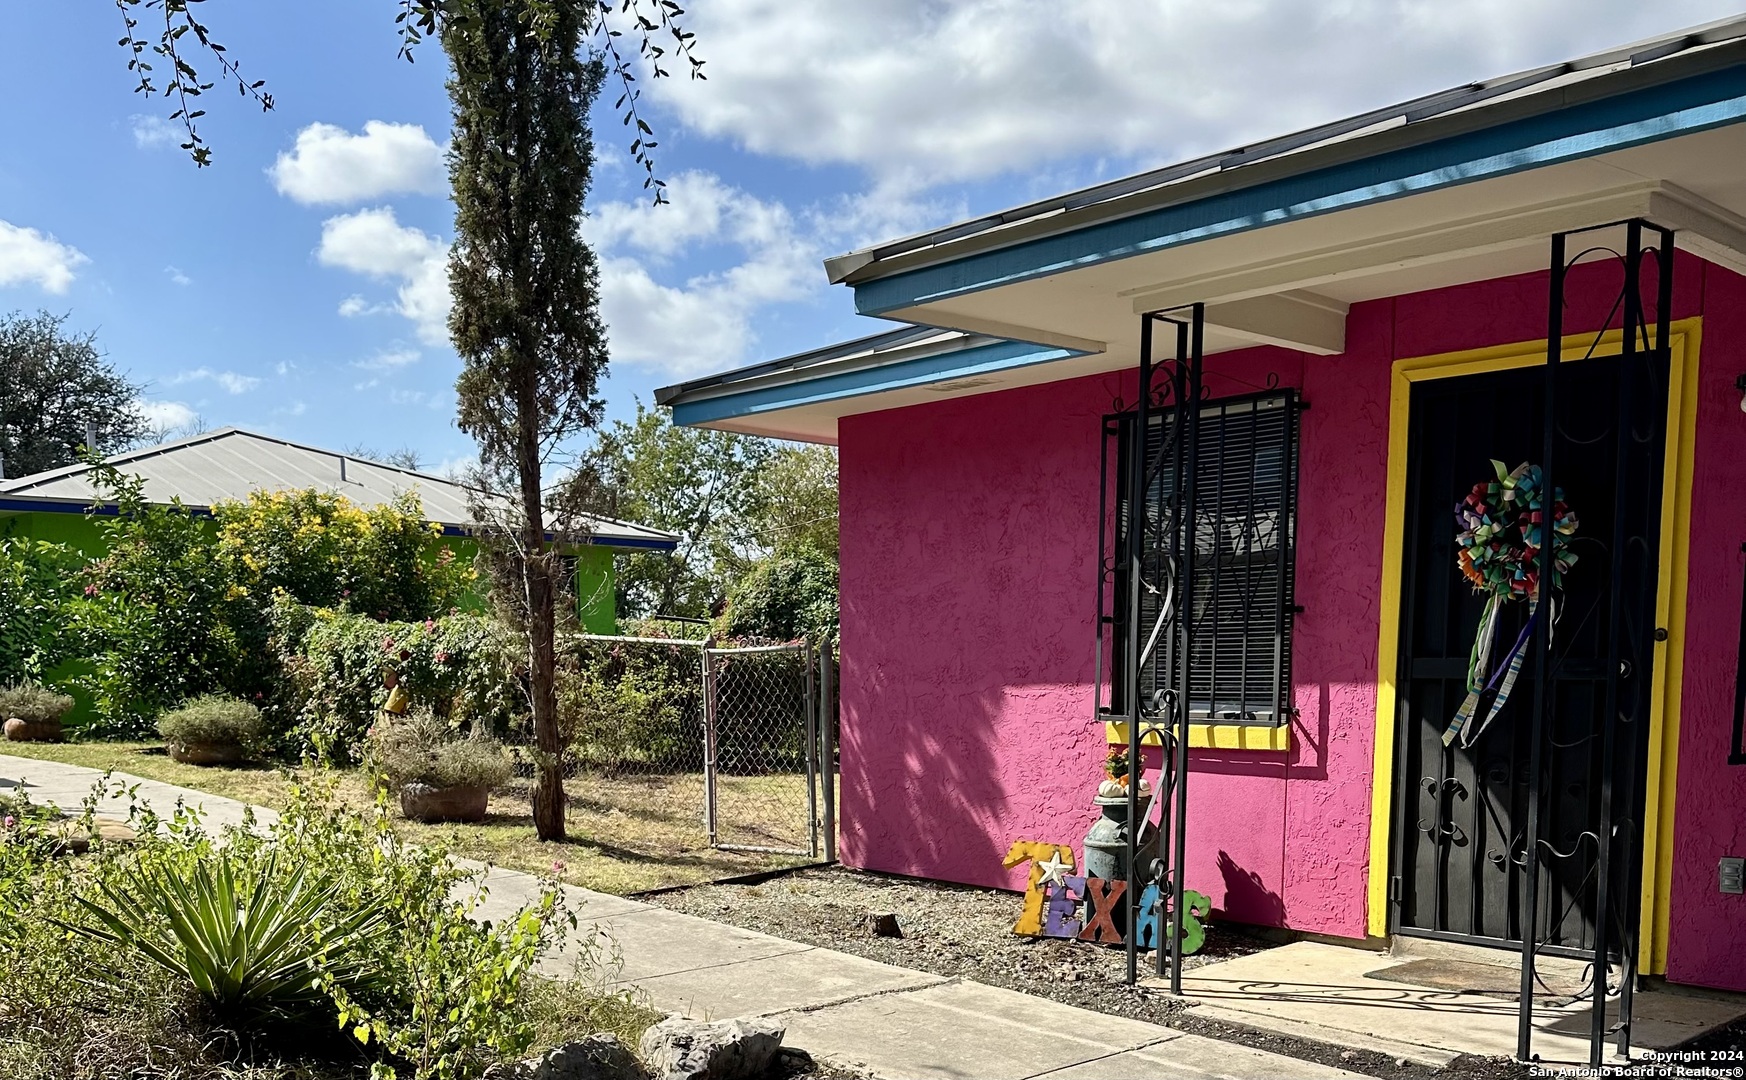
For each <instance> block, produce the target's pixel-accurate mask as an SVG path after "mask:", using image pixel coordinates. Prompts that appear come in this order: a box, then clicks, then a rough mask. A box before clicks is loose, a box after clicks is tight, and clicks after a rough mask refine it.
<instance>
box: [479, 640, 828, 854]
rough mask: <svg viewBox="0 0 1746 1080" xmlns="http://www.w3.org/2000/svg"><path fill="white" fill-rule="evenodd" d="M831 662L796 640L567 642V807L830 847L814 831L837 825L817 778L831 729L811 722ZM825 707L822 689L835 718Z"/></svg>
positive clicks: (779, 843) (754, 845)
mask: <svg viewBox="0 0 1746 1080" xmlns="http://www.w3.org/2000/svg"><path fill="white" fill-rule="evenodd" d="M675 629H678V630H680V632H683V628H675ZM830 657H833V650H831V649H829V648H828V647H826V648H825V649H823V650H817V649H814V648H813V647H811V646H810V645H808V644H806V643H805V642H795V643H789V644H781V645H764V644H738V643H736V644H734V645H732V646H725V647H721V648H716V647H714V645H713V644H712V643H710V642H708V641H705V640H700V639H697V638H691V637H679V636H673V637H608V636H601V635H593V634H573V635H568V636H566V637H564V638H563V639H562V640H561V641H560V647H559V663H558V682H557V694H558V717H559V722H560V725H561V728H562V731H563V736H564V741H565V752H564V773H565V776H566V778H567V779H568V780H570V781H572V782H571V783H570V784H568V785H567V788H568V792H569V797H570V799H571V800H572V803H573V804H575V803H577V802H578V801H580V802H581V803H583V804H593V803H599V804H600V805H601V806H604V807H609V808H612V809H614V810H616V811H619V812H622V813H624V814H626V815H628V817H629V818H631V819H635V820H636V821H639V822H643V823H648V822H652V821H655V820H661V821H666V822H671V823H674V824H681V823H683V822H687V821H688V822H691V823H694V827H695V828H696V829H697V835H698V843H699V845H700V846H701V844H703V843H705V842H707V843H708V844H709V845H711V846H714V847H719V848H725V849H731V850H740V851H753V852H767V853H772V854H784V855H801V856H808V857H812V858H817V857H819V855H820V854H821V851H822V853H823V854H825V855H826V856H827V857H831V856H834V851H835V843H834V842H833V840H831V839H826V838H824V837H823V835H822V833H823V831H824V827H825V826H827V825H829V824H834V822H833V820H832V819H833V818H834V813H833V810H834V805H833V804H834V799H833V795H834V789H829V790H827V789H825V788H824V784H825V783H826V782H827V781H834V778H835V776H834V774H835V770H834V768H833V769H831V770H828V771H827V770H824V769H821V767H820V764H819V763H820V762H821V761H825V760H834V758H835V753H834V751H833V750H832V749H831V748H830V745H821V743H822V742H824V740H825V739H829V740H830V742H831V744H834V736H835V725H834V723H833V724H832V725H831V730H830V731H829V733H828V735H827V734H826V733H825V732H823V731H821V729H820V724H819V716H820V699H821V695H826V694H830V690H829V687H830V686H831V684H832V679H831V678H829V677H826V676H825V675H824V673H823V669H822V668H821V663H822V662H823V661H824V659H825V658H830ZM834 674H835V667H834V658H833V659H832V670H831V675H833V676H834ZM834 705H835V702H834V696H833V700H832V701H831V702H830V706H829V707H828V712H829V714H830V715H832V716H833V717H834V714H835V707H834ZM510 741H511V743H512V745H515V746H516V747H517V750H518V753H517V755H516V756H517V758H518V761H519V762H520V769H519V771H520V773H521V775H522V776H523V777H524V778H528V779H531V774H532V771H533V760H534V756H533V754H532V733H531V732H529V731H527V730H525V729H520V730H516V731H514V732H512V733H511V735H510ZM633 825H634V822H632V821H628V820H627V828H631V827H633ZM706 838H707V839H706Z"/></svg>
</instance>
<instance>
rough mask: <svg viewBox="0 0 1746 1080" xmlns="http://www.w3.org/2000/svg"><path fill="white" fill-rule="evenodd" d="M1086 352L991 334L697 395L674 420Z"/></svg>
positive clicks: (810, 401) (833, 397)
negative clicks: (959, 344) (958, 344)
mask: <svg viewBox="0 0 1746 1080" xmlns="http://www.w3.org/2000/svg"><path fill="white" fill-rule="evenodd" d="M1085 355H1087V354H1086V353H1085V352H1083V351H1081V350H1078V349H1068V348H1062V347H1059V346H1052V345H1038V344H1035V343H1032V342H1028V341H1013V340H1009V339H1006V338H989V339H985V340H983V341H980V342H978V343H977V344H975V345H973V346H970V347H967V348H959V349H951V350H935V351H922V350H916V351H915V352H914V353H913V354H912V355H907V356H899V357H896V358H894V359H892V360H889V361H887V362H884V363H878V364H863V365H857V366H845V367H832V368H828V369H825V370H816V369H809V370H808V373H807V375H806V377H805V378H799V379H789V380H784V381H775V380H766V381H762V382H759V383H755V384H753V385H749V386H745V387H738V388H735V389H732V390H729V391H725V392H722V393H717V394H710V395H699V396H697V397H696V398H694V399H691V400H683V401H677V402H675V403H674V405H673V422H674V423H676V424H679V425H680V426H682V427H694V426H697V425H701V424H709V423H717V422H720V421H724V420H730V419H741V418H744V417H748V416H761V415H767V414H769V413H774V412H781V411H783V410H785V409H793V408H799V407H802V406H806V405H816V404H820V403H824V402H830V401H842V400H845V399H849V398H859V397H869V396H874V395H877V394H881V393H885V392H887V391H891V390H901V389H910V388H914V387H920V386H928V385H933V384H940V383H950V382H953V381H954V380H958V379H965V378H977V377H980V376H986V375H990V374H994V373H996V372H1001V371H1008V370H1011V369H1014V368H1022V367H1031V366H1034V365H1037V364H1046V363H1052V362H1054V361H1057V360H1066V359H1070V358H1072V357H1076V356H1085ZM821 367H822V365H821Z"/></svg>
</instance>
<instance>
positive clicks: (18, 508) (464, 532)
mask: <svg viewBox="0 0 1746 1080" xmlns="http://www.w3.org/2000/svg"><path fill="white" fill-rule="evenodd" d="M186 509H187V511H188V513H189V514H191V515H193V516H194V517H202V518H209V517H211V516H212V511H211V510H210V509H208V508H206V507H204V506H190V507H186ZM0 513H22V514H32V513H44V514H97V515H99V516H102V517H114V516H115V513H116V506H115V504H114V503H104V504H102V505H101V506H93V505H91V504H90V503H85V502H79V501H77V500H74V499H42V498H33V499H8V498H6V497H4V496H0ZM443 535H444V536H471V535H473V531H472V530H471V529H468V528H466V527H465V526H462V525H444V526H443ZM547 539H548V540H549V539H551V537H549V536H548V537H547ZM586 542H587V543H589V544H594V545H597V546H600V547H613V548H630V549H634V550H637V551H673V550H675V549H676V548H678V546H679V542H678V541H677V540H655V539H647V540H645V539H641V538H633V537H623V538H620V539H617V540H614V539H612V538H610V537H603V536H590V537H589V538H588V540H587V541H586Z"/></svg>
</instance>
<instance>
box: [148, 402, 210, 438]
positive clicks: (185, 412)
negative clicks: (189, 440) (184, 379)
mask: <svg viewBox="0 0 1746 1080" xmlns="http://www.w3.org/2000/svg"><path fill="white" fill-rule="evenodd" d="M134 404H136V405H138V406H139V411H140V412H141V413H142V414H144V416H145V418H146V425H147V426H148V427H150V428H151V429H152V430H153V431H155V432H158V433H160V434H162V433H165V432H171V431H174V430H176V429H177V428H188V427H193V426H194V425H195V424H197V423H199V421H200V414H199V413H197V412H195V411H194V410H193V409H191V408H189V407H188V406H187V405H185V404H183V403H182V402H180V401H147V400H145V399H143V398H141V399H140V400H138V401H136V402H134Z"/></svg>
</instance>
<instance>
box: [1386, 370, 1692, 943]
mask: <svg viewBox="0 0 1746 1080" xmlns="http://www.w3.org/2000/svg"><path fill="white" fill-rule="evenodd" d="M1666 356H1667V354H1666V353H1665V352H1663V351H1656V352H1647V353H1640V354H1637V355H1635V356H1633V357H1630V358H1621V357H1617V356H1612V357H1595V358H1593V359H1586V360H1581V361H1574V362H1572V361H1567V362H1565V363H1563V364H1561V365H1559V368H1558V375H1557V380H1558V381H1557V387H1556V395H1555V409H1556V416H1557V422H1556V424H1555V429H1556V431H1555V442H1554V463H1555V475H1554V483H1555V484H1556V485H1557V486H1558V487H1560V488H1562V489H1563V491H1564V494H1565V499H1566V501H1567V503H1568V504H1569V506H1570V509H1571V510H1572V511H1573V512H1574V513H1575V514H1576V515H1577V517H1578V519H1579V526H1578V530H1577V532H1576V534H1575V536H1574V538H1573V539H1572V542H1571V548H1570V550H1571V551H1572V552H1574V553H1575V554H1576V555H1577V556H1578V560H1579V561H1578V562H1577V563H1576V565H1575V566H1574V567H1573V568H1572V569H1571V571H1570V572H1569V574H1568V575H1567V577H1566V580H1565V583H1564V590H1563V595H1562V599H1561V602H1560V604H1559V610H1558V617H1557V620H1556V622H1555V624H1554V628H1553V637H1552V649H1551V654H1550V661H1549V669H1550V679H1549V680H1548V681H1549V685H1550V689H1551V698H1550V703H1549V706H1548V710H1547V713H1546V721H1545V725H1546V726H1545V739H1544V742H1543V743H1542V750H1541V753H1542V759H1543V766H1542V770H1541V779H1540V786H1539V797H1540V805H1541V814H1542V821H1541V826H1540V830H1539V836H1540V840H1541V857H1540V860H1539V883H1540V884H1539V899H1538V905H1537V906H1538V915H1537V920H1536V921H1537V924H1538V925H1537V928H1536V930H1535V932H1534V935H1533V937H1534V939H1535V940H1536V941H1538V942H1540V943H1541V944H1540V947H1539V951H1540V952H1542V953H1552V954H1573V953H1574V951H1575V950H1581V949H1592V948H1593V946H1594V940H1595V919H1596V905H1597V899H1596V895H1597V890H1596V885H1597V879H1598V876H1599V875H1598V865H1599V863H1598V858H1597V856H1598V851H1599V844H1598V841H1597V839H1596V833H1597V830H1598V829H1599V828H1600V827H1601V826H1600V822H1601V821H1602V820H1603V817H1602V803H1603V800H1614V801H1613V802H1612V803H1611V815H1610V817H1611V820H1612V822H1613V823H1614V828H1616V829H1620V830H1633V831H1637V830H1640V829H1641V827H1642V801H1643V796H1642V792H1643V789H1644V784H1643V777H1642V770H1643V768H1644V762H1645V760H1646V757H1647V754H1646V749H1647V736H1648V727H1649V711H1650V690H1651V685H1650V684H1651V682H1652V678H1651V672H1652V667H1653V661H1652V658H1653V652H1654V640H1655V638H1654V635H1655V632H1656V631H1655V626H1654V605H1655V583H1656V567H1657V554H1658V553H1657V538H1658V535H1659V528H1658V525H1659V513H1658V511H1659V490H1660V485H1659V476H1660V468H1661V461H1662V450H1663V448H1662V443H1663V442H1664V436H1663V433H1662V432H1663V425H1662V423H1661V422H1660V418H1661V417H1662V416H1663V415H1664V412H1665V408H1666V400H1667V398H1666V393H1667V359H1666ZM1627 364H1629V365H1634V369H1633V372H1632V377H1631V378H1630V379H1629V384H1630V385H1632V386H1633V388H1634V390H1633V393H1632V394H1630V395H1629V400H1626V401H1621V397H1620V386H1621V379H1620V374H1621V371H1622V370H1624V368H1625V366H1626V365H1627ZM1545 380H1546V369H1545V368H1542V367H1539V366H1534V367H1528V368H1522V369H1518V370H1510V371H1501V372H1497V373H1492V374H1483V375H1472V376H1465V377H1460V378H1450V379H1440V380H1432V381H1425V382H1419V383H1416V384H1415V385H1414V386H1413V389H1412V412H1411V427H1410V436H1409V437H1410V444H1409V459H1408V462H1409V463H1408V469H1409V474H1408V487H1407V520H1406V531H1405V539H1406V550H1405V559H1404V563H1403V566H1404V575H1405V580H1404V582H1403V601H1404V603H1403V607H1402V621H1401V646H1400V669H1399V672H1398V675H1397V678H1398V682H1397V686H1398V687H1399V693H1398V697H1397V700H1398V702H1399V710H1400V712H1399V718H1398V719H1399V724H1400V727H1399V729H1398V736H1399V743H1398V747H1399V752H1398V753H1397V755H1396V758H1397V762H1398V765H1397V769H1398V771H1397V774H1396V777H1395V788H1394V790H1395V825H1394V830H1393V835H1394V836H1395V837H1396V841H1395V844H1396V849H1395V853H1394V864H1393V865H1394V869H1393V874H1394V880H1393V881H1392V883H1391V896H1392V900H1393V902H1394V919H1395V928H1396V929H1397V930H1398V932H1400V933H1405V934H1412V935H1425V936H1437V937H1451V938H1459V939H1463V940H1469V941H1474V942H1478V943H1486V944H1497V945H1503V944H1506V943H1511V942H1518V943H1519V942H1520V941H1521V939H1522V936H1523V927H1522V925H1521V923H1522V918H1523V916H1522V910H1523V900H1522V898H1523V896H1524V891H1525V890H1524V884H1525V883H1524V880H1523V878H1524V874H1525V869H1524V868H1525V865H1526V863H1527V860H1526V858H1525V851H1526V847H1527V818H1528V806H1529V787H1530V774H1531V767H1530V764H1529V762H1530V753H1529V750H1530V746H1531V732H1532V730H1533V725H1532V723H1531V718H1532V709H1533V707H1534V702H1535V700H1536V696H1537V695H1536V687H1535V685H1534V678H1535V670H1536V665H1535V664H1534V663H1532V662H1529V663H1526V664H1524V665H1523V667H1522V671H1521V676H1520V679H1519V681H1518V682H1517V684H1516V686H1515V690H1514V693H1513V694H1512V695H1511V696H1510V697H1509V699H1508V701H1507V703H1506V704H1505V705H1504V707H1503V709H1502V710H1501V711H1500V712H1499V713H1498V714H1497V717H1496V718H1495V719H1494V720H1493V721H1492V723H1491V725H1490V726H1489V727H1488V728H1486V729H1485V730H1484V731H1483V733H1482V734H1480V735H1479V736H1478V738H1477V739H1476V740H1475V741H1474V743H1473V745H1471V746H1468V747H1463V746H1461V745H1460V744H1459V742H1457V744H1456V745H1454V746H1451V747H1446V746H1445V745H1444V743H1443V733H1444V730H1445V728H1446V727H1447V726H1448V724H1449V720H1450V718H1451V717H1452V716H1453V715H1454V713H1455V711H1456V710H1457V709H1458V708H1459V707H1460V705H1461V702H1462V699H1463V698H1464V697H1465V695H1466V692H1467V687H1466V680H1467V670H1468V659H1469V650H1470V649H1471V648H1472V645H1473V641H1474V635H1475V632H1476V629H1477V626H1478V623H1479V618H1480V613H1481V609H1482V607H1483V604H1484V597H1483V596H1482V595H1480V594H1478V593H1476V592H1475V591H1474V590H1473V588H1472V587H1471V586H1470V585H1469V584H1468V582H1467V581H1466V580H1465V579H1464V578H1463V577H1462V576H1461V573H1460V572H1459V570H1458V569H1457V566H1456V544H1455V534H1456V528H1457V527H1456V525H1455V519H1454V512H1453V511H1454V507H1455V506H1456V504H1457V503H1458V502H1460V501H1461V499H1462V498H1463V497H1464V496H1465V495H1466V494H1467V492H1468V491H1469V490H1470V489H1471V488H1472V487H1473V485H1474V484H1475V483H1477V482H1479V481H1482V480H1487V479H1489V478H1491V477H1492V475H1493V471H1492V466H1491V464H1490V462H1491V459H1497V460H1499V461H1501V462H1503V463H1504V465H1505V467H1506V468H1511V469H1513V468H1514V467H1516V466H1517V465H1518V464H1521V463H1523V462H1534V463H1538V462H1539V461H1540V458H1541V456H1542V454H1543V452H1544V446H1545V444H1544V420H1543V417H1544V413H1545ZM1621 427H1623V428H1624V429H1626V430H1624V432H1623V437H1624V438H1625V439H1626V440H1627V444H1626V446H1625V447H1624V448H1623V450H1624V453H1622V454H1621V452H1620V451H1621V447H1620V443H1619V440H1620V438H1621ZM1620 492H1624V493H1626V494H1625V495H1624V496H1623V497H1622V498H1621V497H1620V494H1619V493H1620ZM1620 541H1622V543H1620ZM1615 544H1618V546H1620V547H1621V548H1622V550H1619V551H1615V550H1614V548H1615ZM1615 556H1618V557H1617V558H1615ZM1615 589H1616V590H1618V592H1619V599H1620V600H1621V601H1622V604H1621V608H1620V613H1621V616H1622V617H1621V618H1620V619H1619V620H1618V622H1617V625H1618V629H1617V634H1618V635H1619V641H1617V642H1616V643H1614V644H1616V646H1617V649H1616V651H1613V650H1610V649H1609V634H1611V633H1613V631H1612V630H1611V626H1612V624H1613V620H1612V619H1611V618H1610V614H1609V613H1610V611H1611V604H1612V600H1613V592H1614V590H1615ZM1527 607H1528V605H1527V603H1526V602H1525V601H1522V600H1516V601H1513V602H1510V603H1507V604H1505V605H1504V608H1503V616H1502V622H1501V624H1500V625H1499V627H1498V629H1497V632H1496V637H1495V644H1494V646H1493V653H1492V655H1493V657H1494V658H1495V657H1497V656H1500V655H1502V654H1503V653H1504V652H1505V651H1506V650H1507V649H1508V648H1509V646H1510V644H1511V643H1512V642H1514V641H1515V640H1516V638H1517V636H1518V633H1519V632H1520V631H1521V629H1522V627H1523V623H1524V621H1525V619H1526V617H1527ZM1532 648H1533V646H1532V645H1530V646H1529V649H1530V653H1529V656H1530V658H1531V657H1532V655H1533V654H1532ZM1609 654H1611V655H1615V656H1618V657H1619V658H1620V659H1619V661H1618V665H1617V669H1616V670H1609V668H1610V667H1611V666H1612V665H1611V663H1610V661H1609V659H1608V657H1609ZM1609 683H1610V684H1611V685H1610V686H1609ZM1609 696H1610V697H1611V700H1613V701H1614V702H1615V703H1616V704H1615V712H1614V715H1613V716H1611V717H1609V716H1608V715H1607V712H1608V709H1607V701H1608V700H1609ZM1609 722H1610V723H1611V724H1613V725H1614V731H1613V736H1614V739H1615V740H1616V742H1615V749H1614V751H1613V752H1612V754H1611V755H1610V756H1611V757H1612V758H1613V763H1612V767H1611V769H1610V770H1609V769H1608V768H1607V767H1605V765H1604V764H1603V762H1604V761H1605V759H1606V757H1608V756H1609V755H1608V754H1607V753H1606V752H1605V747H1604V736H1605V734H1606V727H1607V725H1608V724H1609ZM1609 771H1610V772H1611V773H1612V775H1611V776H1610V777H1609V776H1608V775H1607V773H1608V772H1609ZM1631 850H1634V849H1631ZM1633 861H1634V860H1618V859H1615V860H1614V865H1613V866H1612V867H1611V869H1610V873H1609V878H1610V880H1611V885H1610V888H1609V892H1610V896H1611V898H1612V899H1611V900H1610V902H1609V906H1610V909H1611V912H1612V916H1611V917H1612V919H1613V921H1614V923H1615V924H1621V923H1623V921H1624V920H1631V924H1632V925H1634V920H1635V919H1636V913H1637V910H1638V904H1637V896H1638V889H1637V881H1638V873H1639V868H1638V867H1637V866H1635V865H1630V863H1631V862H1633ZM1623 928H1624V927H1623V926H1622V925H1615V927H1614V931H1613V933H1612V934H1611V935H1610V938H1609V947H1608V952H1609V953H1612V952H1615V951H1616V948H1617V945H1618V943H1619V942H1620V941H1621V940H1622V939H1623V933H1622V931H1623Z"/></svg>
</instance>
